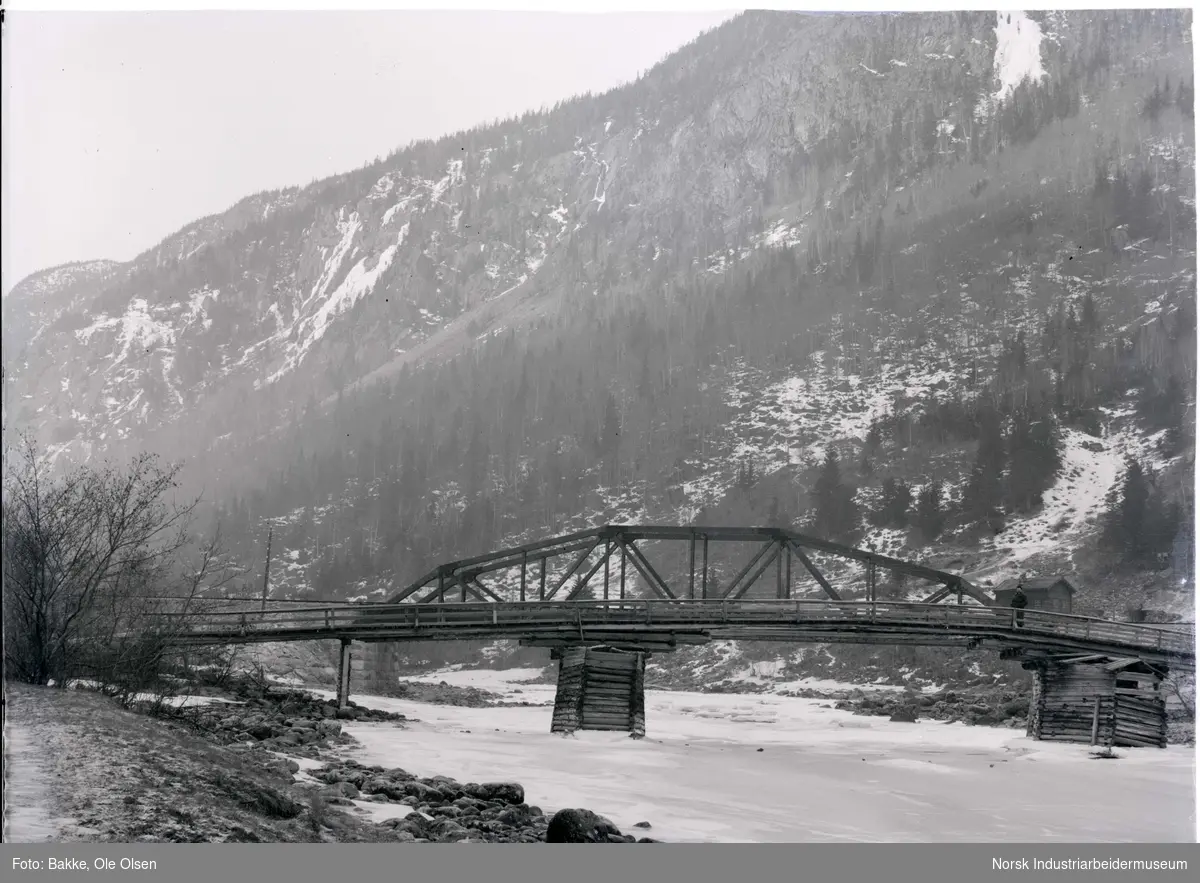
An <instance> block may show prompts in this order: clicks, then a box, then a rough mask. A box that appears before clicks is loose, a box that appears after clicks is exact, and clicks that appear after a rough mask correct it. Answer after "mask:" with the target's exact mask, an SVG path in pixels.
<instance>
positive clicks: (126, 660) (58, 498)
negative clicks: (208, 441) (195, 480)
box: [3, 437, 226, 701]
mask: <svg viewBox="0 0 1200 883" xmlns="http://www.w3.org/2000/svg"><path fill="white" fill-rule="evenodd" d="M179 470H180V466H179V465H169V466H162V465H160V464H159V461H158V459H157V458H156V457H155V456H153V455H151V454H141V455H138V456H137V457H135V458H134V459H133V460H132V462H131V463H130V464H129V465H128V466H127V467H126V468H124V469H118V468H115V467H113V466H111V465H105V466H102V467H90V466H83V467H76V468H74V469H71V470H70V471H68V472H66V473H65V474H62V475H61V476H52V475H51V474H50V472H49V469H48V467H47V466H46V464H45V463H44V462H43V461H42V460H41V459H40V458H39V456H38V450H37V448H36V445H35V444H34V443H33V441H32V439H30V438H28V437H26V438H24V439H23V442H22V444H21V448H20V451H19V455H18V456H17V457H15V458H13V459H11V460H9V461H8V463H7V464H6V473H7V474H6V475H5V482H4V503H3V540H4V563H3V567H4V631H5V642H4V657H5V663H6V667H7V670H8V672H9V673H10V674H11V675H12V676H13V677H15V678H17V679H19V680H22V681H26V682H29V683H35V684H48V683H50V682H52V681H53V682H55V683H57V684H59V685H65V684H66V683H67V682H68V681H69V680H70V679H72V678H80V677H90V678H93V679H95V680H97V681H100V682H101V683H102V684H105V685H108V687H109V688H110V689H112V690H114V691H115V692H117V693H118V694H120V695H122V696H123V697H124V698H125V699H126V701H128V699H129V697H130V696H131V695H132V692H131V691H136V690H137V689H140V688H141V687H144V686H145V685H146V683H147V682H148V681H150V680H152V679H153V678H154V676H155V673H156V672H157V671H158V669H159V666H160V664H161V661H162V658H163V654H164V652H165V650H166V648H167V647H168V646H169V645H171V644H172V643H173V642H172V641H171V640H170V639H171V637H172V632H175V631H178V630H179V629H181V628H186V623H187V618H188V617H189V616H194V615H195V614H197V613H200V612H202V607H203V605H204V603H205V602H204V600H203V592H204V590H206V589H209V588H212V587H213V586H214V585H219V584H220V582H221V581H222V580H223V579H224V578H226V577H224V576H222V575H218V574H217V571H218V570H219V569H220V568H218V567H217V566H216V565H217V562H218V561H219V559H220V557H221V556H220V553H219V548H218V545H217V539H216V538H215V537H214V538H213V539H211V540H209V541H208V542H206V543H203V544H200V545H199V546H197V545H196V543H195V541H194V540H193V538H192V537H191V536H190V534H189V530H188V529H189V527H190V525H191V522H192V517H193V514H194V512H195V509H196V506H197V504H198V502H199V501H198V499H192V500H187V501H184V502H182V503H181V502H178V501H176V500H174V499H171V496H172V493H173V491H174V490H175V489H176V488H177V481H176V478H177V476H178V473H179ZM189 553H194V554H189ZM168 598H169V600H165V599H168ZM164 614H166V615H164Z"/></svg>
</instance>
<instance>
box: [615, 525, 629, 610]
mask: <svg viewBox="0 0 1200 883" xmlns="http://www.w3.org/2000/svg"><path fill="white" fill-rule="evenodd" d="M617 542H619V543H620V544H621V600H622V601H624V600H625V558H626V557H627V556H626V553H625V537H621V539H619V540H618V541H617Z"/></svg>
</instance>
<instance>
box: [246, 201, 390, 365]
mask: <svg viewBox="0 0 1200 883" xmlns="http://www.w3.org/2000/svg"><path fill="white" fill-rule="evenodd" d="M360 225H361V222H360V221H359V218H358V214H357V213H355V214H354V215H352V216H351V218H350V221H349V222H348V223H347V225H346V227H345V228H344V229H345V232H344V233H343V236H342V240H341V241H340V242H339V243H338V245H337V248H336V249H335V250H334V253H333V255H332V256H331V257H330V259H329V261H328V263H327V264H326V266H325V272H324V273H323V274H322V276H321V279H320V280H319V281H318V282H317V285H316V287H315V288H314V289H313V295H312V297H310V298H309V300H308V301H306V302H305V304H304V306H307V305H308V304H309V303H311V302H312V301H313V300H314V299H319V298H320V297H321V296H323V295H324V292H325V290H326V289H327V288H328V287H329V285H330V284H331V283H332V280H333V278H334V275H335V274H336V273H337V272H338V270H339V269H340V268H341V265H342V262H343V261H344V260H345V256H346V254H347V253H348V252H349V251H350V248H351V245H352V244H353V242H354V236H355V234H357V232H358V230H359V227H360ZM408 229H409V225H408V224H405V225H404V226H403V227H401V228H400V232H399V234H398V235H397V237H396V242H395V244H393V245H389V246H388V247H387V248H385V249H384V250H383V252H382V253H381V254H380V255H379V256H378V257H377V258H375V259H374V260H373V261H372V258H370V257H364V258H363V259H362V260H361V261H359V262H358V263H357V264H355V265H354V266H353V267H352V268H351V269H350V272H349V273H347V274H346V278H345V279H343V280H342V283H341V284H340V285H339V286H338V287H337V288H336V289H335V290H334V292H333V293H332V294H330V295H329V296H328V297H325V298H324V300H322V301H321V304H320V306H319V307H317V309H316V310H315V311H314V312H313V313H312V314H311V315H309V316H308V317H306V318H305V319H303V320H301V322H300V323H299V325H298V326H297V328H298V330H299V332H300V333H301V334H302V335H303V337H302V339H301V340H300V342H299V343H298V344H297V345H296V346H295V348H294V349H293V350H292V352H291V353H289V354H288V356H287V358H286V360H285V362H284V365H283V367H281V368H280V369H279V370H277V371H276V372H275V373H273V374H272V375H271V376H270V377H269V378H268V379H267V383H274V382H275V381H276V380H278V379H279V378H280V377H282V376H284V375H285V374H286V373H287V372H289V371H291V370H292V369H293V368H295V367H296V365H298V364H300V361H301V360H302V359H303V358H304V356H305V355H306V354H307V353H308V351H309V350H310V349H312V347H313V345H314V344H315V343H316V342H317V341H319V340H320V339H321V337H322V336H323V335H324V334H325V330H326V328H328V327H329V324H330V322H332V320H333V319H334V317H335V316H337V315H339V314H341V313H344V312H346V311H347V310H349V309H350V308H351V307H353V306H354V305H355V304H356V303H358V301H359V300H361V299H362V298H363V297H365V296H366V295H368V294H370V293H371V292H372V291H373V290H374V289H375V286H376V284H378V282H379V279H380V277H382V276H383V274H384V272H386V271H387V269H388V267H390V266H391V265H392V261H393V260H394V259H395V257H396V252H397V251H398V250H399V249H400V246H402V245H403V244H404V238H405V236H407V235H408ZM368 264H372V266H371V268H370V269H367V265H368ZM285 333H286V332H285ZM256 386H257V384H256Z"/></svg>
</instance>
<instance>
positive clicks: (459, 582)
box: [458, 576, 467, 604]
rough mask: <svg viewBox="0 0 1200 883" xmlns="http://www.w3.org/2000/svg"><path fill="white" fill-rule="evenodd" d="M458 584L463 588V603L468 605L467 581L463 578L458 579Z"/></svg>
mask: <svg viewBox="0 0 1200 883" xmlns="http://www.w3.org/2000/svg"><path fill="white" fill-rule="evenodd" d="M458 584H459V585H460V586H462V602H463V603H464V604H466V603H467V581H466V580H465V579H463V577H462V576H459V578H458Z"/></svg>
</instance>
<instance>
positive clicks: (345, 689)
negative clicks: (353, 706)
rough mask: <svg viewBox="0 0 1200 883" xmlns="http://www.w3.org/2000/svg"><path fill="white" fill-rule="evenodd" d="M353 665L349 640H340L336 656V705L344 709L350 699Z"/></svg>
mask: <svg viewBox="0 0 1200 883" xmlns="http://www.w3.org/2000/svg"><path fill="white" fill-rule="evenodd" d="M352 670H353V665H352V661H351V657H350V639H349V638H342V646H341V652H340V653H339V654H338V679H337V704H338V708H345V707H346V702H347V700H349V699H350V673H351V671H352Z"/></svg>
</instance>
